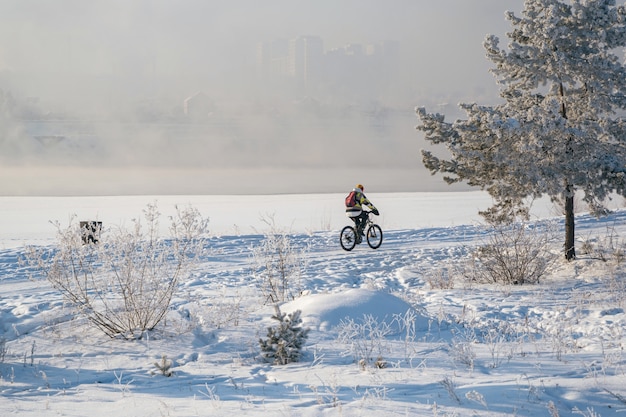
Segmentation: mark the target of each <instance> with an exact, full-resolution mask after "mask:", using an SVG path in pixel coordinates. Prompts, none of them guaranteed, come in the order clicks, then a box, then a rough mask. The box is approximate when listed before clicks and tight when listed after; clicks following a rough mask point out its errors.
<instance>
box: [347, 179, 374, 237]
mask: <svg viewBox="0 0 626 417" xmlns="http://www.w3.org/2000/svg"><path fill="white" fill-rule="evenodd" d="M363 190H364V188H363V185H362V184H357V185H356V187H354V189H353V190H352V191H350V194H348V196H347V197H346V215H347V216H348V217H350V218H351V219H352V221H354V225H355V226H356V239H357V243H361V236H365V233H363V232H364V230H363V229H364V228H365V224H366V222H367V212H366V211H363V206H367V207H369V208H370V210H371V211H372V213H373V214H374V215H376V216H378V214H379V213H378V209H377V208H376V207H374V205H373V204H372V203H371V202H370V201H369V200H368V199H367V197H365V194H363Z"/></svg>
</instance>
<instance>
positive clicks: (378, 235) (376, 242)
mask: <svg viewBox="0 0 626 417" xmlns="http://www.w3.org/2000/svg"><path fill="white" fill-rule="evenodd" d="M382 243H383V229H381V228H380V226H379V225H377V224H373V225H371V226H370V227H369V228H368V229H367V244H368V245H370V248H372V249H378V248H379V247H380V245H382Z"/></svg>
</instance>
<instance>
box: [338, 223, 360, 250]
mask: <svg viewBox="0 0 626 417" xmlns="http://www.w3.org/2000/svg"><path fill="white" fill-rule="evenodd" d="M339 243H341V247H342V248H343V249H344V250H347V251H348V252H350V251H351V250H352V249H354V247H355V246H356V230H354V228H353V227H352V226H346V227H344V228H343V230H342V231H341V234H340V235H339Z"/></svg>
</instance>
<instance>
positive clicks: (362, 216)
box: [357, 212, 367, 236]
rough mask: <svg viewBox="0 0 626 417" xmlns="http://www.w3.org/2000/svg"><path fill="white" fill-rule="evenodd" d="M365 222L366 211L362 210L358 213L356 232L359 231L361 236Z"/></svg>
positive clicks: (363, 234)
mask: <svg viewBox="0 0 626 417" xmlns="http://www.w3.org/2000/svg"><path fill="white" fill-rule="evenodd" d="M366 222H367V213H366V212H362V213H361V214H360V215H359V224H358V226H357V233H360V234H361V236H365V230H363V229H365V224H366Z"/></svg>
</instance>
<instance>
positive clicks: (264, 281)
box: [252, 226, 304, 304]
mask: <svg viewBox="0 0 626 417" xmlns="http://www.w3.org/2000/svg"><path fill="white" fill-rule="evenodd" d="M303 252H304V251H303V250H299V249H298V248H296V247H295V246H294V244H293V242H292V240H291V238H290V237H289V236H288V235H287V234H286V233H284V232H281V231H279V230H277V229H276V227H274V226H272V228H271V230H270V231H269V232H268V233H266V235H265V238H264V239H263V241H262V242H261V244H260V245H259V246H257V247H255V248H254V249H253V252H252V255H253V258H254V263H255V278H256V281H257V285H258V286H259V289H260V290H261V294H262V295H263V298H264V300H265V303H270V304H273V303H277V302H284V301H289V300H293V299H295V298H296V297H297V296H298V295H299V294H300V292H301V290H302V285H301V284H302V282H301V281H302V271H303V269H304V256H303Z"/></svg>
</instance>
